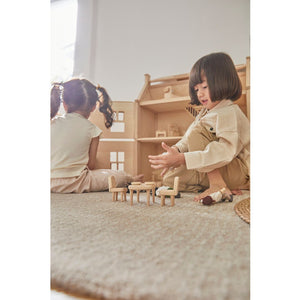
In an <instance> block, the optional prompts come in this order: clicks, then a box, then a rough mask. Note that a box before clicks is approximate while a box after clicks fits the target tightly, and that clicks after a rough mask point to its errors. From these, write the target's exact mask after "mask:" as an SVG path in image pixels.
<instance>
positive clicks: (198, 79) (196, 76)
mask: <svg viewBox="0 0 300 300" xmlns="http://www.w3.org/2000/svg"><path fill="white" fill-rule="evenodd" d="M204 75H205V74H204V71H203V70H202V69H200V68H199V67H198V66H197V65H195V66H194V68H193V69H192V70H191V73H190V80H189V86H190V87H191V88H193V87H194V86H196V85H197V84H199V83H202V82H203V76H204Z"/></svg>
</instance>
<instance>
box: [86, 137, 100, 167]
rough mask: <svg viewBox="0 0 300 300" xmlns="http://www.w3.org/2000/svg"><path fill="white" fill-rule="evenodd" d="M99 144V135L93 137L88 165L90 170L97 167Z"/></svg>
mask: <svg viewBox="0 0 300 300" xmlns="http://www.w3.org/2000/svg"><path fill="white" fill-rule="evenodd" d="M98 145H99V135H98V136H96V137H94V138H92V141H91V144H90V150H89V162H88V164H87V166H88V168H89V169H90V170H93V169H95V165H96V156H97V149H98Z"/></svg>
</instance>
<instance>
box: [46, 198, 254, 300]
mask: <svg viewBox="0 0 300 300" xmlns="http://www.w3.org/2000/svg"><path fill="white" fill-rule="evenodd" d="M194 195H195V194H192V193H191V194H190V193H181V198H179V199H176V203H175V206H174V207H170V206H169V205H170V203H169V201H170V200H167V201H166V204H167V205H166V206H165V207H161V206H160V203H159V198H156V199H157V200H156V203H155V204H152V203H151V205H150V206H149V207H147V205H146V195H145V194H141V195H140V199H141V202H140V203H137V202H136V199H135V197H136V195H134V205H133V206H130V203H129V201H127V202H120V201H119V202H112V201H111V199H112V196H111V193H108V192H102V193H87V194H67V195H63V194H52V195H51V287H52V289H58V290H60V291H65V292H66V293H70V294H73V295H77V296H83V297H92V298H94V299H111V300H112V299H114V300H115V299H131V300H135V299H143V300H146V299H151V300H168V299H170V300H177V299H178V300H184V299H186V300H193V299H195V300H196V299H201V300H214V299H215V300H222V299H224V300H225V299H230V300H244V299H249V298H250V296H249V295H250V284H249V281H250V270H249V268H250V247H249V244H250V232H249V231H250V228H249V225H248V224H246V223H245V222H243V221H242V220H241V219H240V218H239V217H238V216H237V214H236V213H235V211H234V205H235V204H236V203H238V202H239V201H241V200H243V199H245V198H249V192H244V194H243V195H240V196H234V201H233V202H231V203H230V202H224V203H220V204H216V205H213V206H203V205H200V204H198V203H196V202H194V201H193V197H194ZM128 198H129V197H128Z"/></svg>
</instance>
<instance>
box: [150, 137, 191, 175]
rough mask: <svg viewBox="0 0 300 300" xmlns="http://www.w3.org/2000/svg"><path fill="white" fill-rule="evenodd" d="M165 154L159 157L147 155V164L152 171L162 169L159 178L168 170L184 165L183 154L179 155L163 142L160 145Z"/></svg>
mask: <svg viewBox="0 0 300 300" xmlns="http://www.w3.org/2000/svg"><path fill="white" fill-rule="evenodd" d="M161 145H162V147H163V149H164V150H166V151H167V152H166V153H163V154H160V155H149V156H148V158H149V162H150V164H151V168H153V169H163V171H162V173H161V176H163V175H164V174H165V173H166V172H167V171H168V170H169V169H170V168H177V167H179V166H181V165H183V164H185V158H184V155H183V153H179V152H178V150H176V149H175V148H173V147H169V146H168V145H167V144H165V143H164V142H162V143H161Z"/></svg>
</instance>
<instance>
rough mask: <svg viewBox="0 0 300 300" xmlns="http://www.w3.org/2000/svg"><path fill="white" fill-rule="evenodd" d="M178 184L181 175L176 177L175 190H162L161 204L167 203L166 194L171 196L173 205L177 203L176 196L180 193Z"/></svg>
mask: <svg viewBox="0 0 300 300" xmlns="http://www.w3.org/2000/svg"><path fill="white" fill-rule="evenodd" d="M178 185H179V177H178V176H176V177H175V178H174V186H173V190H161V191H160V192H159V194H160V196H161V202H160V205H161V206H164V205H165V197H166V196H171V206H174V205H175V196H176V195H177V194H178Z"/></svg>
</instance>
